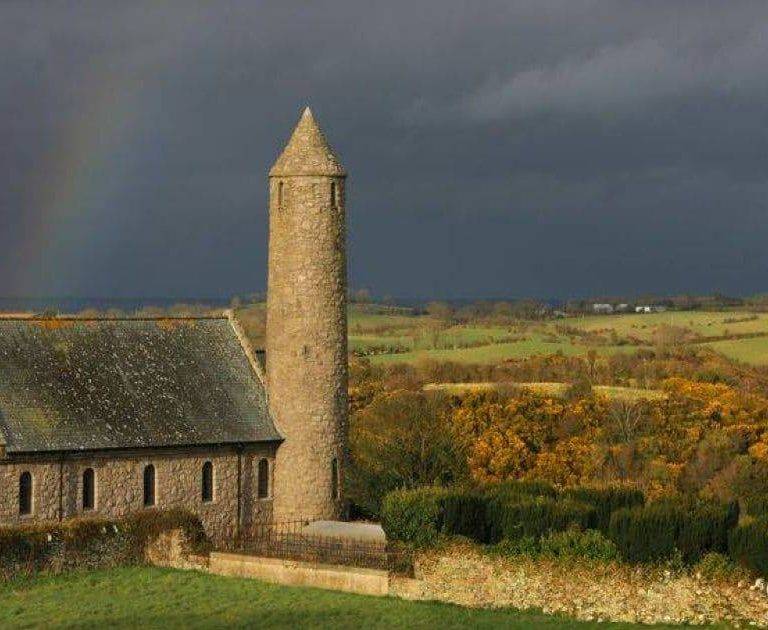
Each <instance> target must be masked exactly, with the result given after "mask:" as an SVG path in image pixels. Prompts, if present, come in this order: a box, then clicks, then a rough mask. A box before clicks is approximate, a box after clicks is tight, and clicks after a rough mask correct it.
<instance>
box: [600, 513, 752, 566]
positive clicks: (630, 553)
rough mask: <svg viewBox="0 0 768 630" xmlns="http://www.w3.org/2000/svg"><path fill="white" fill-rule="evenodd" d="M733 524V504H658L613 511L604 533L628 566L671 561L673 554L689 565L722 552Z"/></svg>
mask: <svg viewBox="0 0 768 630" xmlns="http://www.w3.org/2000/svg"><path fill="white" fill-rule="evenodd" d="M737 521H738V508H735V507H734V505H733V504H729V505H720V504H713V503H692V502H683V501H680V502H676V503H673V502H670V501H661V502H657V503H652V504H650V505H646V506H644V507H635V508H622V509H620V510H617V511H616V512H614V513H613V515H612V516H611V521H610V526H609V528H608V532H609V538H610V539H611V540H613V542H615V543H616V545H617V546H618V548H619V551H620V552H621V555H622V557H623V558H624V559H625V560H627V561H629V562H652V561H656V560H662V559H666V558H671V557H672V556H673V555H674V553H675V551H676V550H677V551H679V552H680V554H681V556H682V558H683V560H684V561H685V562H688V563H690V562H696V561H697V560H699V559H700V558H701V557H702V556H703V555H704V554H705V553H708V552H711V551H714V552H720V553H722V552H725V551H726V549H727V540H728V531H729V530H730V529H731V528H733V527H734V526H735V525H736V522H737Z"/></svg>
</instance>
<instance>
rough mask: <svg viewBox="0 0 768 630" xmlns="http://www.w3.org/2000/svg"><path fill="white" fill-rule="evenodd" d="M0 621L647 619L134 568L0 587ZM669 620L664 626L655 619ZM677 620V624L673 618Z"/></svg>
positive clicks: (414, 623)
mask: <svg viewBox="0 0 768 630" xmlns="http://www.w3.org/2000/svg"><path fill="white" fill-rule="evenodd" d="M0 627H2V628H134V627H141V628H163V629H168V628H221V627H227V628H246V627H258V628H355V629H356V630H360V629H361V628H365V630H369V629H371V628H521V629H522V628H553V629H558V628H563V629H565V628H576V629H586V628H603V627H609V628H616V629H620V628H642V627H647V626H639V625H634V624H605V623H600V624H598V623H588V622H576V621H573V620H570V619H567V618H564V617H555V616H548V615H543V614H539V613H533V612H524V613H523V612H516V611H511V610H473V609H468V608H460V607H457V606H451V605H447V604H437V603H431V602H430V603H423V602H406V601H401V600H398V599H391V598H376V597H364V596H360V595H347V594H343V593H335V592H330V591H320V590H315V589H302V588H289V587H283V586H273V585H270V584H266V583H263V582H258V581H255V580H245V579H237V578H224V577H218V576H211V575H206V574H203V573H198V572H194V571H174V570H171V569H157V568H144V567H131V568H123V569H115V570H112V571H97V572H94V573H75V574H71V575H65V576H58V577H53V578H37V579H33V580H30V581H28V582H23V583H15V584H11V585H4V586H0ZM655 627H662V626H655ZM675 627H677V628H679V627H680V626H675Z"/></svg>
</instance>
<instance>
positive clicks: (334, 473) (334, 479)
mask: <svg viewBox="0 0 768 630" xmlns="http://www.w3.org/2000/svg"><path fill="white" fill-rule="evenodd" d="M331 498H332V499H338V498H339V460H338V459H336V458H335V457H334V458H333V459H332V460H331Z"/></svg>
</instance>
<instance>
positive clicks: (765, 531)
mask: <svg viewBox="0 0 768 630" xmlns="http://www.w3.org/2000/svg"><path fill="white" fill-rule="evenodd" d="M728 552H729V554H730V556H731V558H733V559H734V560H735V561H736V562H738V563H739V564H741V565H742V566H745V567H747V568H748V569H752V570H753V571H757V572H758V573H760V574H761V575H764V576H768V518H765V517H762V518H756V519H754V520H753V521H751V522H749V523H745V524H744V525H739V526H738V527H736V528H735V529H732V530H731V532H730V535H729V536H728Z"/></svg>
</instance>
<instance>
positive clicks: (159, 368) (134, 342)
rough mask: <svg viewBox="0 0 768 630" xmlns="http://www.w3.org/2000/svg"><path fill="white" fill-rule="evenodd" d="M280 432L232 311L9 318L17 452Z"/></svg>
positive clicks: (4, 434)
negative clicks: (196, 315) (197, 315)
mask: <svg viewBox="0 0 768 630" xmlns="http://www.w3.org/2000/svg"><path fill="white" fill-rule="evenodd" d="M279 439H281V438H280V435H279V434H278V432H277V430H276V429H275V426H274V424H273V423H272V420H271V419H270V416H269V413H268V411H267V402H266V392H265V391H264V387H263V385H262V383H261V380H260V379H259V377H258V375H257V374H256V373H255V372H254V370H253V368H252V366H251V364H250V363H249V361H248V358H247V356H246V354H245V351H244V349H243V347H242V346H241V344H240V340H239V339H238V337H237V335H236V334H235V332H234V330H233V328H232V324H231V323H230V321H229V320H227V319H226V318H210V319H122V320H109V319H107V320H81V319H52V320H43V319H17V320H2V319H0V444H2V443H3V441H4V442H5V448H6V451H7V452H8V453H9V454H10V453H23V452H39V451H69V450H90V449H110V448H141V447H163V446H180V445H185V446H186V445H193V444H222V443H234V442H259V441H269V440H279Z"/></svg>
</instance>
